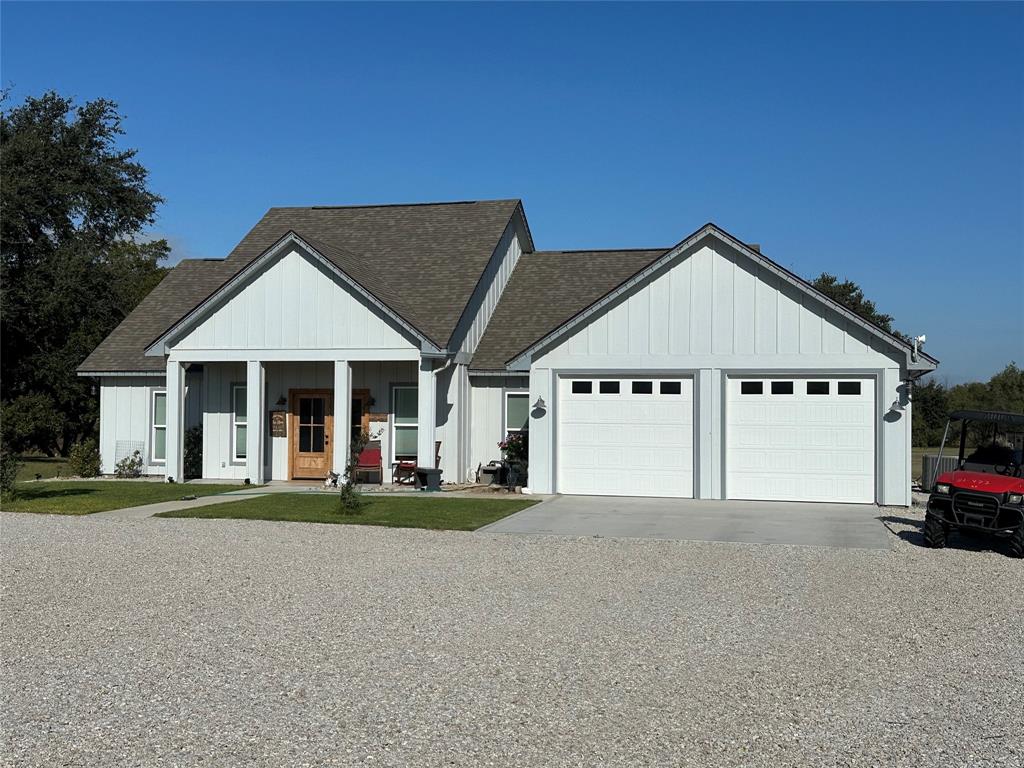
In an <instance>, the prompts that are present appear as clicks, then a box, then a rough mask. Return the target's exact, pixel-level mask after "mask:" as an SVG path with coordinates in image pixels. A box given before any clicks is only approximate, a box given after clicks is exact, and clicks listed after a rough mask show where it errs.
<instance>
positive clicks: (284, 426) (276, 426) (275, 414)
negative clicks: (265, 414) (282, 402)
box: [270, 411, 288, 437]
mask: <svg viewBox="0 0 1024 768" xmlns="http://www.w3.org/2000/svg"><path fill="white" fill-rule="evenodd" d="M270 436H271V437H288V411H271V412H270Z"/></svg>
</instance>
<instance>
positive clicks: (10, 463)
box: [0, 447, 21, 497]
mask: <svg viewBox="0 0 1024 768" xmlns="http://www.w3.org/2000/svg"><path fill="white" fill-rule="evenodd" d="M19 467H21V463H20V462H19V461H18V458H17V457H16V456H15V455H14V454H13V453H11V452H10V451H8V450H7V448H6V447H4V448H0V495H2V496H7V497H10V496H14V495H15V492H16V490H17V489H16V487H15V485H14V482H15V480H17V478H18V469H19Z"/></svg>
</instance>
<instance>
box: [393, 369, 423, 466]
mask: <svg viewBox="0 0 1024 768" xmlns="http://www.w3.org/2000/svg"><path fill="white" fill-rule="evenodd" d="M400 389H411V390H412V391H413V392H418V390H419V386H418V385H417V384H392V385H391V418H390V422H391V424H390V427H391V434H390V435H389V437H390V438H391V440H390V443H391V445H390V449H391V463H392V464H397V463H398V462H399V461H400V459H399V458H398V455H397V453H396V450H395V449H396V448H397V447H398V437H397V432H398V430H400V429H410V428H415V429H419V426H420V425H419V417H418V416H417V421H416V426H415V427H413V425H412V424H399V423H398V412H397V409H396V407H395V406H396V404H397V403H398V395H397V393H398V390H400ZM401 461H409V459H401ZM413 461H415V462H417V463H418V462H419V456H416V457H415V458H414V459H413Z"/></svg>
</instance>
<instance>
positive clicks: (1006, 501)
mask: <svg viewBox="0 0 1024 768" xmlns="http://www.w3.org/2000/svg"><path fill="white" fill-rule="evenodd" d="M954 422H959V424H960V452H959V457H958V460H957V465H956V466H957V468H956V469H955V470H953V471H952V472H944V473H943V474H941V475H939V476H938V477H936V478H935V482H934V483H933V485H932V495H931V496H930V497H929V498H928V512H927V514H926V515H925V521H924V541H925V544H926V545H927V546H929V547H943V546H945V544H946V537H947V536H948V535H949V533H950V531H953V530H965V531H977V532H979V533H987V534H990V535H993V536H1003V537H1006V538H1008V539H1009V545H1010V555H1011V556H1013V557H1024V476H1022V470H1021V464H1022V461H1024V456H1022V454H1024V414H1021V413H1003V412H1001V411H954V412H953V413H951V414H950V415H949V421H947V422H946V431H945V434H943V436H942V447H941V448H939V457H940V458H941V457H942V453H943V450H944V449H945V447H946V440H947V438H948V437H949V436H950V427H951V426H952V425H953V423H954Z"/></svg>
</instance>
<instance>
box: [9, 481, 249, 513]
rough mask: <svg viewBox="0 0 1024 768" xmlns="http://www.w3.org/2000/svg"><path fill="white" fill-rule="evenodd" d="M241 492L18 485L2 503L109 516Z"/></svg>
mask: <svg viewBox="0 0 1024 768" xmlns="http://www.w3.org/2000/svg"><path fill="white" fill-rule="evenodd" d="M241 488H242V486H241V485H200V484H191V485H189V484H186V485H181V484H180V483H153V482H137V481H133V480H93V481H89V480H83V481H80V482H78V481H71V482H61V481H54V482H44V483H18V485H17V489H18V493H17V495H16V496H14V497H13V498H6V497H5V498H3V499H0V510H3V511H4V512H40V513H44V514H54V515H88V514H90V513H92V512H105V511H106V510H108V509H121V508H122V507H134V506H138V505H140V504H155V503H156V502H158V501H173V500H175V499H180V498H181V497H182V496H210V495H212V494H215V493H224V492H225V491H237V490H240V489H241Z"/></svg>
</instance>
